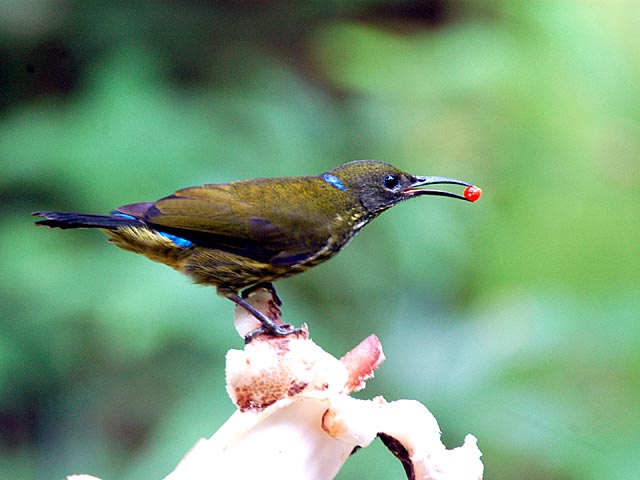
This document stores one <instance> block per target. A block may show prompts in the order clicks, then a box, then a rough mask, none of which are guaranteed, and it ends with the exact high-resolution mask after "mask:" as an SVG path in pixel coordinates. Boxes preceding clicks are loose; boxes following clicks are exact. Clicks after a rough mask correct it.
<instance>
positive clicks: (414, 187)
mask: <svg viewBox="0 0 640 480" xmlns="http://www.w3.org/2000/svg"><path fill="white" fill-rule="evenodd" d="M413 178H414V182H413V183H412V184H411V186H410V187H409V188H407V189H406V190H405V191H404V192H403V193H404V194H405V195H408V196H411V197H415V196H417V195H436V196H440V197H451V198H457V199H458V200H466V201H467V202H472V201H473V200H470V199H468V198H467V197H465V196H464V195H458V194H457V193H453V192H447V191H446V190H432V189H429V188H421V187H424V186H426V185H439V184H447V183H448V184H453V185H463V186H465V187H473V185H471V184H470V183H467V182H463V181H462V180H456V179H455V178H446V177H413Z"/></svg>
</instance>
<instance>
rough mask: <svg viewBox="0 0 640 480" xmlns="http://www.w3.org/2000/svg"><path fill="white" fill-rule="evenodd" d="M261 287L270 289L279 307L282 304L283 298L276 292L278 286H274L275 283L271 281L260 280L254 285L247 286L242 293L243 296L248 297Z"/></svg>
mask: <svg viewBox="0 0 640 480" xmlns="http://www.w3.org/2000/svg"><path fill="white" fill-rule="evenodd" d="M260 288H264V289H265V290H268V291H269V292H270V293H271V296H272V297H273V301H274V302H276V305H277V306H279V307H280V306H282V300H281V299H280V297H279V296H278V292H276V287H274V286H273V283H271V282H260V283H256V284H255V285H253V286H252V287H249V288H245V289H244V290H243V291H242V294H241V295H242V298H247V297H248V296H249V295H251V294H252V293H253V292H255V291H256V290H259V289H260Z"/></svg>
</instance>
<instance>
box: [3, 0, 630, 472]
mask: <svg viewBox="0 0 640 480" xmlns="http://www.w3.org/2000/svg"><path fill="white" fill-rule="evenodd" d="M639 19H640V6H639V4H638V3H637V1H635V0H628V1H624V0H619V1H613V2H597V1H577V0H576V1H572V0H556V1H554V0H548V1H539V2H538V1H534V2H530V1H525V0H522V1H518V0H513V1H509V0H503V1H501V0H464V1H453V0H429V1H423V2H412V1H375V0H357V1H340V0H336V1H329V2H325V1H312V2H291V1H290V2H284V1H283V2H268V1H257V0H249V1H220V2H204V1H196V0H181V1H177V0H173V1H169V0H163V1H154V2H126V1H115V2H102V1H98V0H83V1H72V0H29V1H24V0H20V1H18V0H15V1H11V0H3V1H2V2H0V165H1V173H0V198H1V200H2V210H1V213H0V221H1V222H2V224H1V225H0V264H1V265H2V274H1V275H0V286H1V288H0V477H1V478H7V479H8V478H12V479H18V478H19V479H22V480H30V479H45V478H62V477H63V476H64V475H65V474H70V473H77V472H85V473H91V474H94V475H98V476H101V477H103V478H105V479H115V478H117V479H127V480H134V479H145V480H147V479H153V478H162V477H163V476H164V475H165V474H167V473H168V472H169V471H170V470H171V469H172V468H173V467H174V466H175V464H176V463H177V462H178V460H179V459H180V458H181V456H182V455H183V454H184V453H185V452H186V451H187V449H188V448H189V447H191V446H192V445H193V443H194V442H195V440H196V439H197V438H199V437H202V436H205V437H206V436H209V435H210V434H211V433H212V432H214V431H215V430H216V429H217V428H218V427H219V426H220V425H221V424H222V423H223V422H224V420H225V419H226V418H227V417H228V416H229V415H230V414H231V413H232V411H233V408H232V405H231V402H230V401H229V400H228V398H227V397H226V394H225V392H224V381H223V376H224V372H223V367H224V361H223V360H224V354H225V352H226V350H227V349H229V348H231V347H233V348H240V347H241V345H242V343H241V341H240V339H239V338H238V337H237V336H236V335H235V333H234V330H233V327H232V324H231V318H232V304H231V302H227V301H224V300H223V299H221V298H218V297H216V295H215V293H214V291H213V289H211V288H203V287H196V286H193V285H191V284H190V283H189V281H188V280H187V279H186V278H185V277H182V276H181V275H180V274H178V273H176V272H174V271H172V270H171V269H169V268H167V267H165V266H162V265H160V264H155V263H153V262H150V261H148V260H147V259H145V258H142V257H138V256H135V255H132V254H130V253H126V252H122V251H120V250H118V249H116V248H113V247H112V246H110V245H108V244H107V243H105V241H104V236H103V235H101V233H100V232H97V231H74V232H69V231H66V232H63V231H59V230H56V231H53V230H47V229H44V228H41V229H37V228H35V227H33V226H32V218H31V217H30V216H29V214H30V213H31V212H32V211H34V210H43V209H45V210H76V211H87V212H95V213H101V212H107V211H109V210H110V209H111V208H114V207H117V206H118V205H122V204H126V203H130V202H135V201H142V200H153V199H156V198H159V197H161V196H164V195H166V194H169V193H171V192H172V191H174V190H175V189H177V188H180V187H184V186H189V185H197V184H201V183H215V182H226V181H231V180H236V179H240V178H246V177H259V176H280V175H306V174H315V173H320V172H323V171H326V170H328V169H330V168H332V167H334V166H336V165H338V164H341V163H344V162H346V161H349V160H354V159H360V158H375V159H379V160H384V161H388V162H391V163H394V164H396V165H397V166H400V167H401V168H403V169H405V170H409V171H411V172H413V173H415V174H433V175H446V176H452V177H457V178H461V179H464V180H468V181H470V182H473V183H476V184H478V185H480V186H482V187H483V189H484V192H485V193H484V196H483V198H482V200H481V201H480V202H478V203H477V204H473V205H471V204H467V203H464V202H457V201H453V200H450V199H444V198H435V197H433V198H421V199H419V200H415V201H413V202H407V203H405V204H403V205H401V206H398V207H396V208H395V209H394V210H392V211H391V212H389V213H386V214H384V215H383V216H382V217H381V218H379V219H378V220H376V221H375V222H374V223H373V224H371V225H370V226H369V227H368V228H367V229H365V230H364V231H363V232H362V233H361V234H360V235H359V236H358V237H357V238H356V239H355V240H354V241H353V242H352V243H351V245H350V246H349V247H348V248H347V249H346V250H345V251H343V252H342V253H341V254H340V255H338V256H337V257H336V258H335V259H333V260H331V261H330V262H328V263H326V264H323V265H321V266H319V267H317V268H315V269H313V270H311V271H309V272H307V273H305V274H304V275H302V276H298V277H295V278H292V279H287V280H283V281H280V282H279V283H278V290H279V293H280V295H281V296H282V298H283V299H284V301H285V310H284V315H285V319H286V320H288V321H291V322H293V323H296V324H300V323H302V322H303V321H304V322H308V323H309V324H310V326H311V332H312V335H313V337H314V339H315V340H316V341H317V342H318V343H319V344H321V345H323V346H324V347H325V348H326V349H327V350H328V351H330V352H332V353H334V354H335V355H337V356H340V355H342V354H343V353H344V352H345V351H347V350H348V349H350V348H351V347H352V346H353V345H355V344H356V343H357V342H359V341H360V340H361V339H362V338H364V337H365V336H366V335H368V334H370V333H376V334H378V336H379V337H380V339H381V341H382V344H383V346H384V348H385V351H386V354H387V357H388V359H387V361H386V363H385V364H384V365H383V366H382V368H381V369H380V370H379V371H378V374H377V375H376V378H375V379H374V380H372V381H370V382H369V387H368V389H367V390H366V391H365V392H364V393H363V396H365V397H372V396H374V395H384V396H385V397H386V398H387V399H389V400H394V399H398V398H412V399H417V400H420V401H421V402H423V403H425V404H426V405H428V406H429V407H430V409H431V410H432V411H433V413H434V414H435V416H436V418H437V419H438V421H439V423H440V426H441V429H442V431H443V440H444V441H445V443H446V444H447V445H448V446H449V447H454V446H457V445H459V444H461V443H462V440H463V438H464V436H465V434H466V433H469V432H470V433H473V434H475V435H476V436H477V437H478V439H479V446H480V448H481V449H482V451H483V452H484V457H483V460H484V462H485V466H486V478H495V479H503V478H504V479H507V478H520V479H551V478H553V479H587V480H588V479H601V478H616V479H622V478H640V455H638V451H639V448H640V373H639V370H640V321H639V320H640V319H639V316H640V315H639V313H640V294H639V293H640V292H639V291H638V290H639V285H640V273H639V272H640V218H639V216H638V211H639V206H640V195H639V194H640V168H639V158H640V88H639V85H640V29H639V28H638V20H639ZM378 443H379V442H378ZM338 478H339V479H343V480H347V479H360V478H371V479H387V478H403V471H402V468H401V466H400V464H399V463H398V462H397V461H396V460H395V459H394V458H393V457H392V456H391V455H389V454H388V453H387V452H386V451H385V449H384V448H383V447H382V446H381V445H375V446H373V447H371V448H368V449H365V450H362V451H360V452H358V454H356V455H355V456H354V457H352V458H351V459H350V460H349V461H348V462H347V464H346V466H345V468H344V469H343V471H342V472H341V473H340V475H339V477H338Z"/></svg>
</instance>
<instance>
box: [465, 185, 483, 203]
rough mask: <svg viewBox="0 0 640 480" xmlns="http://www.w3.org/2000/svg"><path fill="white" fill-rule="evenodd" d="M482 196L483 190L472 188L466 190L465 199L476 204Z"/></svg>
mask: <svg viewBox="0 0 640 480" xmlns="http://www.w3.org/2000/svg"><path fill="white" fill-rule="evenodd" d="M481 195H482V189H481V188H480V187H476V186H473V185H472V186H470V187H467V188H465V189H464V198H466V199H467V200H469V201H470V202H475V201H476V200H478V199H479V198H480V196H481Z"/></svg>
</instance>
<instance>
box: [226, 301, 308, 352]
mask: <svg viewBox="0 0 640 480" xmlns="http://www.w3.org/2000/svg"><path fill="white" fill-rule="evenodd" d="M225 296H226V297H227V298H228V299H229V300H231V301H232V302H234V303H235V304H236V305H240V306H241V307H242V308H244V309H245V310H247V311H248V312H249V313H250V314H251V315H253V316H254V317H255V318H256V320H258V321H259V322H260V323H261V324H262V326H261V327H260V328H257V329H255V330H252V331H251V332H249V333H247V334H246V335H245V336H244V341H245V343H249V342H251V340H253V339H254V338H255V337H256V336H258V335H261V334H263V333H267V334H270V335H273V336H275V337H284V336H287V335H291V334H292V333H302V329H300V328H293V326H292V325H289V324H288V323H283V324H278V323H276V322H274V321H273V319H271V318H269V317H267V316H266V315H265V314H264V313H262V312H261V311H260V310H258V309H257V308H256V307H254V306H253V305H251V304H250V303H249V302H248V301H247V300H245V299H244V298H242V297H240V296H238V295H237V294H235V293H228V294H226V295H225ZM243 296H244V295H243Z"/></svg>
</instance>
